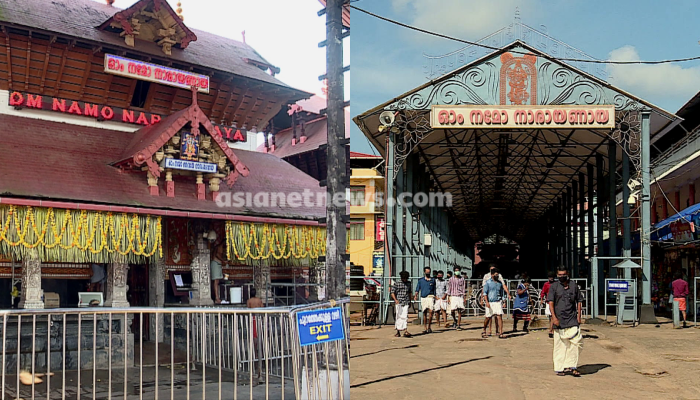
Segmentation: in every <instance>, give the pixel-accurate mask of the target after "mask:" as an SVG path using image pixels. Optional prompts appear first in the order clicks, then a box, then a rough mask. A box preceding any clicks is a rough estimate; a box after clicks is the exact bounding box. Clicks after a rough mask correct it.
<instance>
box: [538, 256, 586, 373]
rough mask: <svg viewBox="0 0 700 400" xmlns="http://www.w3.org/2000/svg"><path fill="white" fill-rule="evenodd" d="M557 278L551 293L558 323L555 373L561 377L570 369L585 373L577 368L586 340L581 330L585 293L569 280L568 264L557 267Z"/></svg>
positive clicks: (555, 338)
mask: <svg viewBox="0 0 700 400" xmlns="http://www.w3.org/2000/svg"><path fill="white" fill-rule="evenodd" d="M557 279H558V281H557V282H554V283H552V285H551V286H550V287H549V294H547V302H548V303H549V311H550V312H551V313H552V325H553V326H554V352H553V359H554V372H555V373H556V374H557V375H558V376H564V375H566V373H567V372H569V373H571V374H572V375H573V376H581V374H580V373H579V372H578V370H577V369H576V368H577V366H578V353H579V350H580V349H581V341H582V340H583V338H582V336H581V329H580V325H581V303H583V294H582V293H581V291H580V290H579V288H578V286H577V285H576V282H571V281H570V280H569V274H568V273H567V270H566V267H564V266H560V267H559V268H558V269H557Z"/></svg>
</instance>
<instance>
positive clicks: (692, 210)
mask: <svg viewBox="0 0 700 400" xmlns="http://www.w3.org/2000/svg"><path fill="white" fill-rule="evenodd" d="M695 216H700V203H698V204H694V205H692V206H690V207H688V208H686V209H685V210H683V211H681V212H679V213H677V214H674V215H672V216H670V217H668V218H666V219H665V220H663V221H661V222H658V223H656V225H654V226H653V228H652V233H651V240H654V241H659V240H671V239H672V237H671V224H672V223H674V222H676V221H678V220H679V219H681V218H683V219H685V220H688V221H692V220H693V217H695Z"/></svg>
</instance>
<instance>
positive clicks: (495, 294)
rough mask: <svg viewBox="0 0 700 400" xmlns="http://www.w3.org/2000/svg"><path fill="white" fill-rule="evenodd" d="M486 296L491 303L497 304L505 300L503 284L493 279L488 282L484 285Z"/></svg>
mask: <svg viewBox="0 0 700 400" xmlns="http://www.w3.org/2000/svg"><path fill="white" fill-rule="evenodd" d="M484 294H485V295H486V297H487V298H488V300H489V303H497V302H499V301H501V300H503V284H502V283H501V282H496V281H494V280H493V278H492V279H489V280H488V281H486V284H485V285H484Z"/></svg>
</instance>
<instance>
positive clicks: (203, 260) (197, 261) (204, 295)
mask: <svg viewBox="0 0 700 400" xmlns="http://www.w3.org/2000/svg"><path fill="white" fill-rule="evenodd" d="M196 240H197V250H196V254H195V256H194V258H193V259H192V265H191V269H192V288H193V289H194V291H193V292H192V299H190V304H192V305H195V306H204V305H211V304H214V300H212V299H211V278H210V277H211V273H210V270H209V264H210V263H211V256H210V250H209V247H208V246H207V242H206V241H205V240H204V238H203V237H201V236H200V237H198V238H197V239H196Z"/></svg>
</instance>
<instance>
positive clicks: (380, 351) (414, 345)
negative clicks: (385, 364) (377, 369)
mask: <svg viewBox="0 0 700 400" xmlns="http://www.w3.org/2000/svg"><path fill="white" fill-rule="evenodd" d="M414 347H418V345H417V344H412V345H410V346H405V347H392V348H390V349H383V350H377V351H374V352H371V353H365V354H356V355H354V356H350V358H357V357H364V356H371V355H374V354H378V353H382V352H385V351H389V350H403V349H411V348H414Z"/></svg>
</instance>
